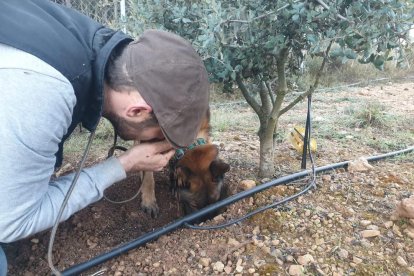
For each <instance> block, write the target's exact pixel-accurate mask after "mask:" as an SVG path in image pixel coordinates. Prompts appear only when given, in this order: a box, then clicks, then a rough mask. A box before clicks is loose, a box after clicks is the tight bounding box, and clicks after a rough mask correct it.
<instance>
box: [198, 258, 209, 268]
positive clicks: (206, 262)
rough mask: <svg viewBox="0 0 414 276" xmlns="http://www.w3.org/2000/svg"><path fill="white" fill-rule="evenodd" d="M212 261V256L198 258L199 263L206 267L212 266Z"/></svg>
mask: <svg viewBox="0 0 414 276" xmlns="http://www.w3.org/2000/svg"><path fill="white" fill-rule="evenodd" d="M210 262H211V259H210V258H200V260H198V263H199V264H201V265H202V266H204V267H208V266H210Z"/></svg>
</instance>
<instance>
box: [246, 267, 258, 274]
mask: <svg viewBox="0 0 414 276" xmlns="http://www.w3.org/2000/svg"><path fill="white" fill-rule="evenodd" d="M247 272H249V274H253V273H255V272H256V269H254V268H253V267H251V268H249V269H248V270H247Z"/></svg>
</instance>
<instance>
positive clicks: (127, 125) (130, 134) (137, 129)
mask: <svg viewBox="0 0 414 276" xmlns="http://www.w3.org/2000/svg"><path fill="white" fill-rule="evenodd" d="M105 118H106V119H108V120H109V121H110V122H111V124H112V126H113V127H114V128H115V131H116V133H117V134H118V136H119V137H121V139H122V140H125V141H128V140H137V137H138V136H139V134H140V133H141V132H142V131H143V130H144V129H146V128H150V127H157V126H159V124H158V120H157V118H155V116H154V114H151V116H150V117H149V118H148V119H146V120H144V121H142V122H131V121H127V120H126V119H124V118H121V117H120V116H118V115H116V114H114V113H108V114H106V115H105Z"/></svg>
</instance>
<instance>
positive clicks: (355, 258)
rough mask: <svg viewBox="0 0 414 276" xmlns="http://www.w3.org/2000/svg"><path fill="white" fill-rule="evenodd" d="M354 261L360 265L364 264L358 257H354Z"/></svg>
mask: <svg viewBox="0 0 414 276" xmlns="http://www.w3.org/2000/svg"><path fill="white" fill-rule="evenodd" d="M352 261H353V262H354V263H356V264H360V263H362V259H361V258H358V257H356V256H354V257H353V258H352Z"/></svg>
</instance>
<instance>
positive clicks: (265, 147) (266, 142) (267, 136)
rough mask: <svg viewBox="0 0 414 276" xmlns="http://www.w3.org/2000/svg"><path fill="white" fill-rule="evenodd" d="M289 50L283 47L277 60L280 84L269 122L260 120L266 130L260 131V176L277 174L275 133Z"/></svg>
mask: <svg viewBox="0 0 414 276" xmlns="http://www.w3.org/2000/svg"><path fill="white" fill-rule="evenodd" d="M288 54H289V50H288V49H287V48H285V49H282V50H281V51H280V54H279V58H278V60H277V62H276V66H277V74H278V86H277V93H276V100H275V102H274V103H273V109H272V111H271V112H270V114H269V115H268V119H267V120H266V121H267V123H266V124H264V123H263V125H264V126H262V121H261V122H260V129H263V130H264V131H263V132H261V133H259V138H260V164H259V177H266V178H270V177H273V175H274V174H275V165H274V139H273V137H274V135H275V134H276V129H277V123H278V121H279V112H280V109H281V107H282V103H283V100H284V98H285V95H286V92H287V84H286V72H285V64H286V61H287V57H288Z"/></svg>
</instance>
